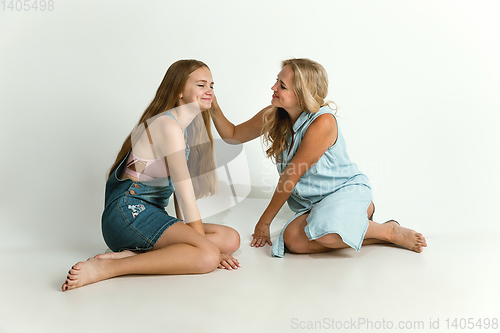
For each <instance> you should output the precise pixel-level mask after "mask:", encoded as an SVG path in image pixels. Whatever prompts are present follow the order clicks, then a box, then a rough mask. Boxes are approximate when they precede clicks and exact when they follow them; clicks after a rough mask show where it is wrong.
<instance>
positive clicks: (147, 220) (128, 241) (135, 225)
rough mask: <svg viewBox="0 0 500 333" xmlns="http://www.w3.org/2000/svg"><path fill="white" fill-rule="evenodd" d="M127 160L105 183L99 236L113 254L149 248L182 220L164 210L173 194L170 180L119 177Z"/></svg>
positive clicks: (122, 162) (121, 163)
mask: <svg viewBox="0 0 500 333" xmlns="http://www.w3.org/2000/svg"><path fill="white" fill-rule="evenodd" d="M129 154H130V153H129ZM127 157H128V154H127V156H125V158H124V159H123V160H122V161H121V162H120V164H119V165H118V166H117V167H116V168H115V169H114V170H113V171H112V172H111V176H110V177H109V178H108V181H107V182H106V194H105V202H104V212H103V213H102V219H101V222H102V224H101V227H102V235H103V237H104V241H105V242H106V245H108V247H109V248H110V249H111V250H112V251H114V252H118V251H122V250H131V251H146V250H150V249H151V248H153V246H154V245H155V244H156V242H157V241H158V239H159V238H160V237H161V235H162V234H163V232H164V231H165V230H166V229H167V228H168V227H170V226H171V225H173V224H174V223H176V222H179V221H182V220H179V219H177V218H175V217H173V216H170V215H168V213H167V212H166V211H165V207H166V206H167V205H168V202H169V198H170V196H171V195H172V193H173V192H174V186H173V184H172V181H171V179H170V177H168V178H161V179H156V180H154V182H153V181H139V182H136V181H133V180H131V179H128V178H126V179H120V178H119V176H120V175H121V172H122V170H123V167H124V161H126V159H127Z"/></svg>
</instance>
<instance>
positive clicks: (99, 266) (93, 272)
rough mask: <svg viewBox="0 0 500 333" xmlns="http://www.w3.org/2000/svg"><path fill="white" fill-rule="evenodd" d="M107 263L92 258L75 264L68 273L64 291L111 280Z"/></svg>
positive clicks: (63, 286) (63, 287)
mask: <svg viewBox="0 0 500 333" xmlns="http://www.w3.org/2000/svg"><path fill="white" fill-rule="evenodd" d="M107 262H109V260H102V259H94V258H90V259H89V260H87V261H81V262H79V263H77V264H75V265H74V266H73V267H71V269H70V270H69V272H68V276H67V278H66V281H65V282H64V283H63V285H62V287H61V289H62V291H66V290H70V289H75V288H78V287H82V286H85V285H87V284H91V283H94V282H98V281H102V280H105V279H109V278H110V277H111V275H110V274H109V272H108V271H109V270H107V269H106V264H107Z"/></svg>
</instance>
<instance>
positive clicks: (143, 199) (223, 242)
mask: <svg viewBox="0 0 500 333" xmlns="http://www.w3.org/2000/svg"><path fill="white" fill-rule="evenodd" d="M213 97H214V93H213V79H212V74H211V72H210V69H209V68H208V66H207V65H206V64H204V63H203V62H201V61H197V60H180V61H177V62H175V63H174V64H172V65H171V66H170V67H169V69H168V70H167V73H166V74H165V77H164V78H163V81H162V83H161V84H160V87H159V88H158V90H157V92H156V95H155V97H154V99H153V101H152V102H151V104H150V105H149V106H148V108H147V109H146V110H145V111H144V113H143V114H142V116H141V118H140V120H139V122H138V124H137V126H136V127H135V128H134V130H133V131H132V132H131V134H130V135H129V136H128V137H127V139H126V140H125V142H124V143H123V146H122V148H121V150H120V152H119V153H118V156H117V158H116V161H115V163H114V164H113V166H112V167H111V170H110V172H109V175H108V181H107V183H106V195H105V208H104V212H103V214H102V232H103V237H104V239H105V241H106V244H107V245H108V247H109V248H110V249H111V250H112V251H114V252H111V253H107V254H100V255H97V256H95V257H94V258H90V259H89V260H87V261H83V262H79V263H77V264H75V265H74V266H73V267H72V268H71V269H70V271H69V274H68V276H67V278H66V281H65V282H64V284H63V285H62V290H63V291H66V290H69V289H74V288H77V287H81V286H84V285H87V284H90V283H94V282H97V281H101V280H104V279H109V278H111V277H115V276H121V275H127V274H198V273H207V272H211V271H213V270H214V269H216V268H217V267H219V268H225V269H237V268H238V267H239V266H240V265H239V263H238V261H237V260H236V259H235V258H233V257H232V256H231V255H230V254H231V253H233V252H234V251H236V250H237V249H238V248H239V244H240V238H239V234H238V232H237V231H236V230H234V229H232V228H230V227H227V226H223V225H216V224H207V223H202V220H201V216H200V212H199V210H198V207H197V205H196V199H197V198H201V197H204V196H209V195H212V194H214V193H215V192H216V191H217V179H216V174H215V169H216V168H215V163H214V156H213V139H212V135H211V132H210V119H211V118H210V112H209V111H208V110H209V109H210V108H211V106H212V100H213ZM172 193H175V196H174V202H175V210H176V214H177V218H175V217H172V216H170V215H168V213H167V212H166V211H165V209H164V207H166V206H167V205H168V201H169V198H170V196H171V195H172ZM178 222H180V223H178ZM182 222H184V223H182Z"/></svg>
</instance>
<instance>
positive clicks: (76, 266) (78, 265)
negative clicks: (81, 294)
mask: <svg viewBox="0 0 500 333" xmlns="http://www.w3.org/2000/svg"><path fill="white" fill-rule="evenodd" d="M82 264H83V262H81V261H80V262H78V263H76V264H74V265H73V267H71V268H72V269H75V270H79V269H80V268H81V266H82Z"/></svg>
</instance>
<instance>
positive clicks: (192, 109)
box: [170, 102, 201, 129]
mask: <svg viewBox="0 0 500 333" xmlns="http://www.w3.org/2000/svg"><path fill="white" fill-rule="evenodd" d="M170 112H171V113H172V114H173V115H174V117H175V118H176V119H177V121H178V122H179V125H180V126H181V128H182V129H185V128H186V127H188V125H189V124H191V122H192V121H193V119H194V118H195V117H196V116H197V115H199V114H200V113H201V110H200V105H199V104H198V102H193V103H189V104H182V105H179V106H176V107H175V108H173V109H172V110H171V111H170Z"/></svg>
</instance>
